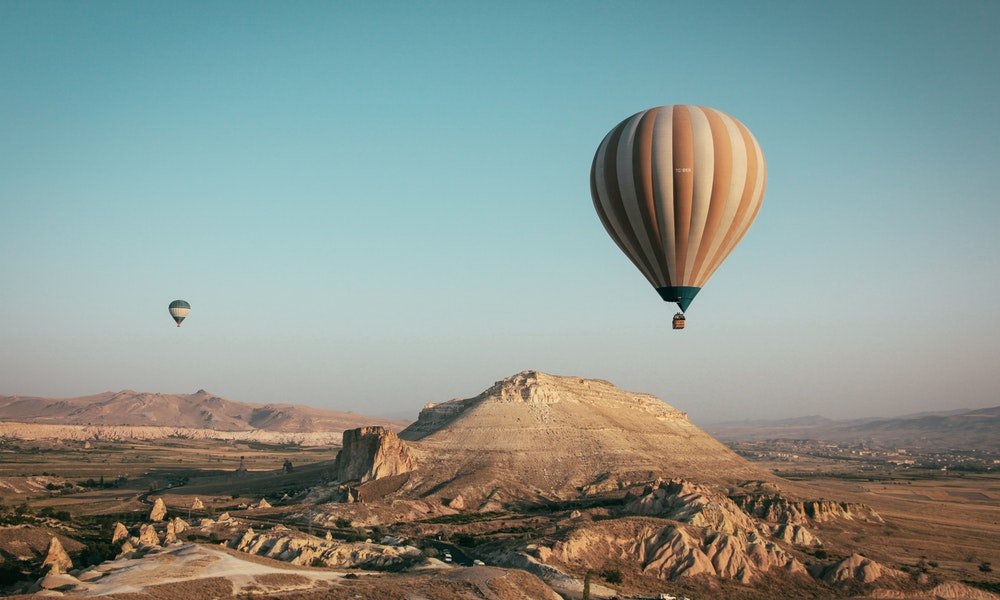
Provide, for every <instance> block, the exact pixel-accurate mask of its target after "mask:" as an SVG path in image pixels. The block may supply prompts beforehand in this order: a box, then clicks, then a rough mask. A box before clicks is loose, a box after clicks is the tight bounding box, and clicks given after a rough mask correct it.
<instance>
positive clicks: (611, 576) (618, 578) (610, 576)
mask: <svg viewBox="0 0 1000 600" xmlns="http://www.w3.org/2000/svg"><path fill="white" fill-rule="evenodd" d="M601 577H603V578H604V581H607V582H608V583H611V584H618V583H621V582H622V572H621V571H619V570H618V569H604V570H603V571H601Z"/></svg>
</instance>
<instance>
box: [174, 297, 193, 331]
mask: <svg viewBox="0 0 1000 600" xmlns="http://www.w3.org/2000/svg"><path fill="white" fill-rule="evenodd" d="M189 312H191V305H190V304H188V303H187V302H185V301H184V300H174V301H173V302H171V303H170V316H171V317H173V318H174V321H177V326H178V327H180V326H181V321H183V320H184V319H186V318H187V316H188V313H189Z"/></svg>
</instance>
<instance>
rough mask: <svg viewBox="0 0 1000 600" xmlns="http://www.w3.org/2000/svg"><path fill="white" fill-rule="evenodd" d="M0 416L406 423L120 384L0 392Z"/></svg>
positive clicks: (247, 426) (333, 426)
mask: <svg viewBox="0 0 1000 600" xmlns="http://www.w3.org/2000/svg"><path fill="white" fill-rule="evenodd" d="M0 421H12V422H19V423H37V424H47V425H91V426H97V425H100V426H134V427H174V428H177V427H181V428H187V429H206V430H215V431H250V430H263V431H273V432H281V433H313V432H331V431H334V432H339V431H344V430H346V429H352V428H355V427H360V426H362V425H372V424H376V425H382V426H384V427H387V428H389V429H392V430H395V431H398V430H399V429H401V428H403V427H404V426H405V425H406V423H405V422H403V421H397V420H393V419H385V418H379V417H370V416H365V415H359V414H357V413H353V412H341V411H334V410H326V409H321V408H313V407H308V406H299V405H292V404H251V403H249V402H237V401H234V400H227V399H225V398H220V397H219V396H216V395H215V394H212V393H210V392H206V391H205V390H198V391H197V392H195V393H194V394H156V393H147V392H135V391H132V390H123V391H121V392H104V393H101V394H95V395H92V396H81V397H77V398H38V397H31V396H0Z"/></svg>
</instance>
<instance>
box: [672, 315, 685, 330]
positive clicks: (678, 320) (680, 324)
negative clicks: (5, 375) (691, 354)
mask: <svg viewBox="0 0 1000 600" xmlns="http://www.w3.org/2000/svg"><path fill="white" fill-rule="evenodd" d="M685 321H686V319H685V318H684V315H683V314H682V313H677V314H676V315H674V329H684V322H685Z"/></svg>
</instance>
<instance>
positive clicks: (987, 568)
mask: <svg viewBox="0 0 1000 600" xmlns="http://www.w3.org/2000/svg"><path fill="white" fill-rule="evenodd" d="M979 570H980V571H982V572H983V573H989V572H990V571H992V570H993V565H991V564H990V563H988V562H986V561H983V562H981V563H979Z"/></svg>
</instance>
